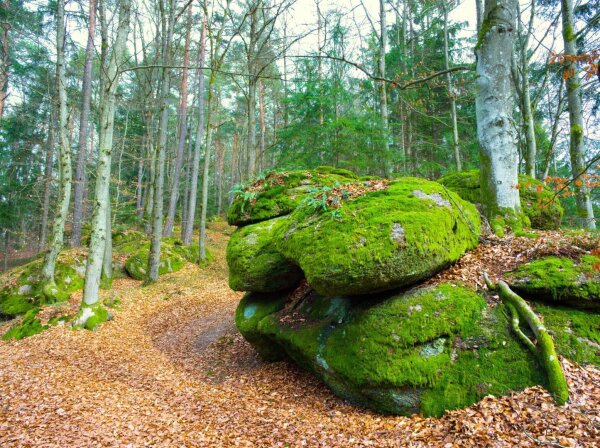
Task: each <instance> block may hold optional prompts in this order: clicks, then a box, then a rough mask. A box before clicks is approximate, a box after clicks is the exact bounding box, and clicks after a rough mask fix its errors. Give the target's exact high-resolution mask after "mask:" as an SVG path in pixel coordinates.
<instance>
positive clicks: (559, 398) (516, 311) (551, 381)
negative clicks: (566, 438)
mask: <svg viewBox="0 0 600 448" xmlns="http://www.w3.org/2000/svg"><path fill="white" fill-rule="evenodd" d="M483 278H484V280H485V283H486V285H487V287H488V288H489V289H490V290H495V291H498V292H499V294H500V298H501V299H502V302H504V304H505V305H506V307H507V308H508V309H509V311H510V313H511V315H512V319H511V321H512V322H511V323H512V329H513V331H514V332H515V334H516V335H517V337H518V338H519V340H520V341H521V342H523V344H524V345H525V346H526V347H527V348H528V349H529V350H531V351H532V352H533V353H534V354H535V355H536V356H537V357H538V359H539V361H540V363H541V364H542V366H543V367H544V369H545V370H546V373H547V375H548V388H549V390H550V393H551V394H552V396H553V397H554V400H555V401H556V403H557V404H559V405H562V404H565V403H566V402H567V401H568V400H569V386H568V385H567V380H566V379H565V375H564V373H563V371H562V367H561V365H560V362H559V360H558V356H557V355H556V350H555V348H554V341H553V340H552V337H551V336H550V334H549V333H548V330H547V329H546V327H544V324H543V323H542V321H541V320H540V318H539V317H538V316H537V315H536V314H535V313H534V312H533V310H532V309H531V307H530V306H529V305H528V304H527V302H526V301H525V300H523V299H522V298H521V297H520V296H519V295H518V294H515V293H514V292H513V291H512V290H511V289H510V287H509V286H508V285H507V284H506V283H505V282H503V281H502V280H500V281H499V282H498V283H497V284H496V285H495V284H494V283H492V281H491V280H490V278H489V277H488V275H487V273H485V272H484V273H483ZM520 319H523V320H525V321H526V322H527V323H528V324H529V328H531V331H533V334H534V335H535V337H536V339H537V345H536V344H534V343H533V342H532V341H531V339H529V338H528V337H527V335H525V333H523V332H522V331H521V329H520V327H519V323H520V322H519V320H520Z"/></svg>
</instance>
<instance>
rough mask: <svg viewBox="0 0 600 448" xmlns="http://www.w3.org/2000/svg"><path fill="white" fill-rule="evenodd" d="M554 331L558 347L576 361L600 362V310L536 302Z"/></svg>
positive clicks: (599, 364) (558, 350) (561, 353)
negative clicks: (598, 311) (586, 309)
mask: <svg viewBox="0 0 600 448" xmlns="http://www.w3.org/2000/svg"><path fill="white" fill-rule="evenodd" d="M536 311H537V312H538V313H539V314H541V315H542V316H543V318H544V325H545V326H546V327H547V328H548V329H549V330H550V331H551V332H552V337H553V338H554V344H555V346H556V351H557V352H558V353H559V354H560V355H562V356H564V357H566V358H569V359H571V360H573V361H576V362H579V363H591V364H595V365H597V366H600V314H599V313H593V312H589V311H584V310H574V309H572V308H565V307H557V306H547V305H542V304H537V305H536Z"/></svg>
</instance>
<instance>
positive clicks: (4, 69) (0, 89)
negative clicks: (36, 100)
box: [0, 0, 10, 125]
mask: <svg viewBox="0 0 600 448" xmlns="http://www.w3.org/2000/svg"><path fill="white" fill-rule="evenodd" d="M9 7H10V4H9V0H4V1H3V2H2V9H3V11H4V12H3V16H4V17H10V15H9V11H8V9H9ZM9 32H10V22H9V21H8V20H7V19H5V20H4V21H3V22H2V44H1V45H2V46H1V48H0V125H1V124H2V117H3V116H4V104H5V102H6V98H7V96H8V67H9V60H8V51H9Z"/></svg>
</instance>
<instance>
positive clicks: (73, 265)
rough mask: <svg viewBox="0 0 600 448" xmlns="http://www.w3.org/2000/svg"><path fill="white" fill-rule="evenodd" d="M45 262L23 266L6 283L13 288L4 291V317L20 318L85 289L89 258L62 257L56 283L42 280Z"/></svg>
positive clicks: (0, 310) (0, 302)
mask: <svg viewBox="0 0 600 448" xmlns="http://www.w3.org/2000/svg"><path fill="white" fill-rule="evenodd" d="M43 262H44V260H43V259H41V258H40V259H37V260H34V261H32V262H31V263H28V264H26V265H24V266H20V267H18V268H16V269H14V270H13V271H11V272H10V273H9V274H7V275H6V276H5V277H4V279H5V281H6V284H8V285H9V286H6V287H4V288H3V289H2V290H1V291H0V315H1V316H8V317H11V316H17V315H20V314H25V313H27V312H28V311H30V310H32V309H34V308H38V307H40V306H42V305H47V304H52V303H58V302H64V301H65V300H68V298H69V296H70V294H71V293H72V292H74V291H77V290H79V289H82V288H83V281H84V277H85V258H84V257H83V256H82V255H80V254H79V253H77V252H76V251H65V252H62V253H61V254H59V257H58V259H57V261H56V267H55V274H54V282H47V281H45V280H43V279H41V272H42V266H43Z"/></svg>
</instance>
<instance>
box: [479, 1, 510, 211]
mask: <svg viewBox="0 0 600 448" xmlns="http://www.w3.org/2000/svg"><path fill="white" fill-rule="evenodd" d="M515 1H516V0H486V1H485V13H484V23H483V25H482V27H481V31H480V33H479V39H478V42H477V46H476V48H475V50H476V52H477V74H478V79H477V85H478V92H477V96H476V112H477V136H478V138H479V144H480V159H481V190H482V203H483V207H484V213H485V214H486V216H487V217H488V218H489V219H490V220H491V219H495V218H496V216H497V215H499V214H500V215H504V214H508V215H513V216H516V215H518V214H519V212H520V208H521V206H520V201H519V190H518V189H517V184H518V165H517V163H518V151H517V146H516V143H515V135H514V128H513V124H512V119H511V114H512V104H513V103H512V100H513V95H512V84H511V59H512V51H513V42H514V32H515V15H516V14H515V13H516V5H515Z"/></svg>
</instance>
